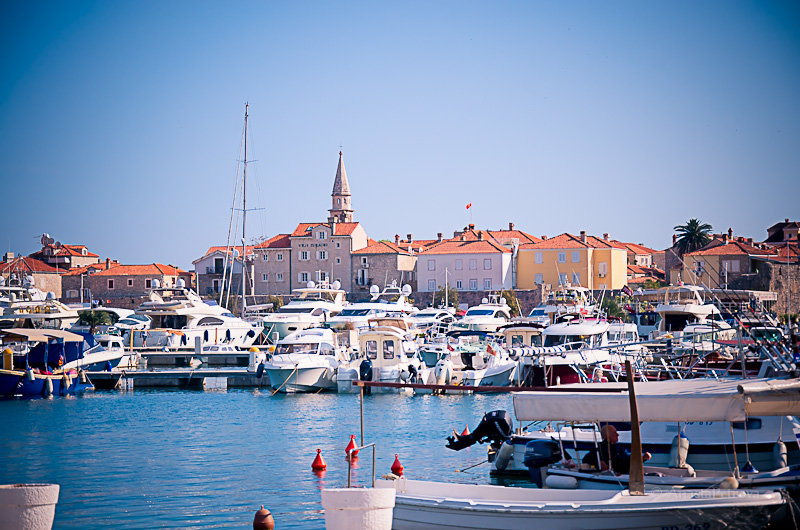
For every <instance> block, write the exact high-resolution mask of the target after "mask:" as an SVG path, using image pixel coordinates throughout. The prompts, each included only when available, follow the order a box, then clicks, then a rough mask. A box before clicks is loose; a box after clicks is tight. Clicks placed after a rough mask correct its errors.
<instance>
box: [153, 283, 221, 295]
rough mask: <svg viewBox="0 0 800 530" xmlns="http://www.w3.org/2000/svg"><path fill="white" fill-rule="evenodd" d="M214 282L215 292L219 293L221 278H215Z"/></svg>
mask: <svg viewBox="0 0 800 530" xmlns="http://www.w3.org/2000/svg"><path fill="white" fill-rule="evenodd" d="M148 281H150V280H148ZM212 284H213V286H214V292H215V293H218V292H219V280H214V281H213V282H212Z"/></svg>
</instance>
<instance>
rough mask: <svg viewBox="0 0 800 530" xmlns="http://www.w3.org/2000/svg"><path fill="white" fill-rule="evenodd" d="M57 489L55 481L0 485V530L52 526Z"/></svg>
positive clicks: (47, 527)
mask: <svg viewBox="0 0 800 530" xmlns="http://www.w3.org/2000/svg"><path fill="white" fill-rule="evenodd" d="M58 490H59V486H58V484H8V485H5V484H4V485H0V514H2V516H0V530H19V529H20V528H24V529H26V530H49V529H50V528H52V527H53V519H54V518H55V516H56V503H57V502H58Z"/></svg>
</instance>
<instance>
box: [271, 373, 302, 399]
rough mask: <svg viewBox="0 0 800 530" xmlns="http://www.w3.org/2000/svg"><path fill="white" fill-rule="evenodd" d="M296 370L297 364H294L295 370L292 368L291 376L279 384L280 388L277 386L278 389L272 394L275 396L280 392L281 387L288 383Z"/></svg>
mask: <svg viewBox="0 0 800 530" xmlns="http://www.w3.org/2000/svg"><path fill="white" fill-rule="evenodd" d="M296 371H297V365H294V370H292V373H291V374H289V377H287V378H286V380H285V381H284V382H283V383H281V386H279V387H278V388H276V389H275V392H273V393H272V395H273V396H274V395H275V394H277V393H278V392H280V390H281V388H283V385H285V384H286V383H288V382H289V379H291V378H292V375H294V373H295V372H296Z"/></svg>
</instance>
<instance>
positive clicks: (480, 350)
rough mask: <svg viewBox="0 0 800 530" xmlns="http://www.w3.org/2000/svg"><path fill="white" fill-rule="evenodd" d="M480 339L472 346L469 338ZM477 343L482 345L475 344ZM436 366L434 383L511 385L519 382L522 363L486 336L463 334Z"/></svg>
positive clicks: (450, 346)
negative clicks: (476, 345) (520, 364)
mask: <svg viewBox="0 0 800 530" xmlns="http://www.w3.org/2000/svg"><path fill="white" fill-rule="evenodd" d="M470 338H471V339H477V341H476V342H472V345H473V347H472V348H470V347H469V346H467V344H469V341H467V340H466V339H470ZM475 344H478V345H479V346H478V347H477V348H475V347H474V345H475ZM448 346H449V348H452V350H453V351H452V352H449V353H448V354H447V355H445V356H444V357H443V358H442V359H440V360H439V361H438V362H437V363H436V366H435V368H434V375H435V379H436V381H435V383H436V384H439V385H444V384H461V385H464V386H512V385H514V384H518V383H519V381H518V380H517V379H518V378H519V375H520V373H519V363H518V362H517V361H516V360H514V359H511V357H509V354H508V350H506V349H505V348H503V347H502V346H500V345H499V344H498V343H497V342H495V341H493V340H492V339H490V338H489V337H488V336H486V335H483V336H481V335H478V336H470V335H466V336H460V337H458V342H457V343H456V344H455V346H452V345H449V344H448Z"/></svg>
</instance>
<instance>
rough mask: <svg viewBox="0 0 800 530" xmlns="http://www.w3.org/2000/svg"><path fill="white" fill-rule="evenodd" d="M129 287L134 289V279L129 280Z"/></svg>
mask: <svg viewBox="0 0 800 530" xmlns="http://www.w3.org/2000/svg"><path fill="white" fill-rule="evenodd" d="M128 287H133V279H132V278H128Z"/></svg>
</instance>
